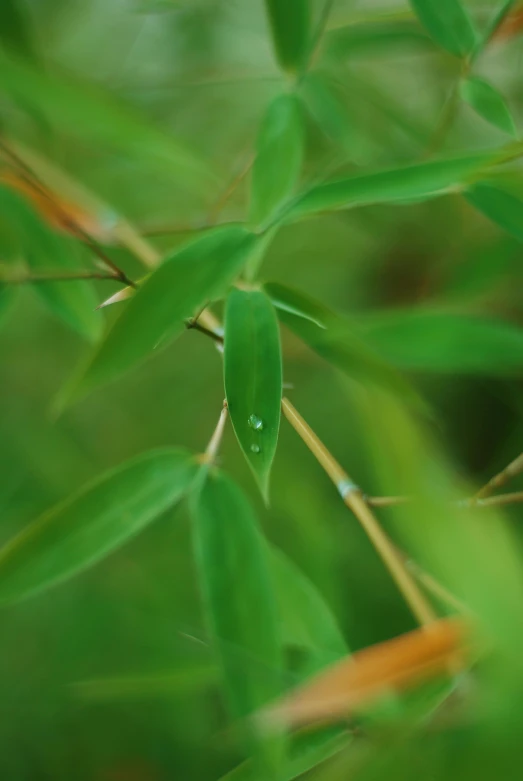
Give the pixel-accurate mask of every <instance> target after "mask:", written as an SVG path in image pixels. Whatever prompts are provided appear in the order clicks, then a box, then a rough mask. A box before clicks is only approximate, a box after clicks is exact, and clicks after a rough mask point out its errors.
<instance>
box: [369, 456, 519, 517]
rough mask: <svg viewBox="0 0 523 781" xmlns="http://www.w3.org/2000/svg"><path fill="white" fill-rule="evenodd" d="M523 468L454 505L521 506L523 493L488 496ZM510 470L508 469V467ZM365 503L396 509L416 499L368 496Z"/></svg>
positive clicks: (471, 507)
mask: <svg viewBox="0 0 523 781" xmlns="http://www.w3.org/2000/svg"><path fill="white" fill-rule="evenodd" d="M520 458H522V456H519V457H518V458H517V459H516V460H515V461H513V462H512V463H513V464H515V463H516V462H517V461H519V459H520ZM519 466H520V467H521V468H520V469H518V471H517V472H511V473H510V475H509V476H507V477H506V478H505V479H504V480H503V482H502V483H499V482H498V483H496V485H493V486H492V487H489V490H488V491H487V487H488V486H490V484H491V483H493V482H494V481H495V480H497V479H498V478H499V475H496V477H495V478H494V477H493V478H492V480H491V481H489V483H487V485H486V486H484V487H483V488H482V489H481V491H478V493H477V494H476V495H475V496H471V497H470V498H469V499H458V500H457V501H455V502H453V503H452V504H453V505H454V506H455V507H458V508H460V509H475V508H479V509H481V508H482V507H497V506H501V505H506V504H521V503H522V502H523V491H514V492H513V493H509V494H499V495H498V496H490V497H489V496H487V495H488V493H490V491H492V490H493V489H494V488H497V487H499V486H500V485H504V484H505V483H506V482H507V480H508V479H509V478H510V477H513V476H514V475H515V474H518V473H519V472H520V471H523V466H522V465H521V464H520V465H519ZM507 469H508V467H507ZM500 474H505V470H503V472H502V473H500ZM483 491H485V492H486V493H482V492H483ZM365 501H366V502H367V504H368V505H370V506H371V507H395V506H397V505H401V504H407V503H408V502H414V501H415V497H414V496H366V497H365Z"/></svg>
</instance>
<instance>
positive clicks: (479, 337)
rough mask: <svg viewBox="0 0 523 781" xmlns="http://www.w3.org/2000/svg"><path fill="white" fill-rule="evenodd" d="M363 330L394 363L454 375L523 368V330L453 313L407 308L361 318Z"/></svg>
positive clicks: (507, 372)
mask: <svg viewBox="0 0 523 781" xmlns="http://www.w3.org/2000/svg"><path fill="white" fill-rule="evenodd" d="M360 326H361V332H362V333H363V335H364V336H365V338H366V339H367V341H368V342H369V343H370V344H372V345H373V346H374V348H375V349H376V350H377V351H379V353H380V354H381V355H382V356H383V357H384V358H385V359H386V360H388V361H390V362H391V363H393V364H394V365H396V366H398V367H401V368H402V369H407V370H411V371H427V372H442V373H445V372H450V373H452V374H479V375H487V376H488V375H492V376H503V375H508V376H511V375H514V374H518V375H519V374H522V373H523V329H521V328H517V327H516V326H514V325H511V324H509V323H506V322H502V321H498V320H493V319H488V318H484V317H473V316H468V315H457V314H454V313H452V312H445V311H440V312H437V311H430V310H423V309H420V310H407V311H403V312H390V313H388V314H381V315H376V316H369V317H368V318H362V319H361V321H360Z"/></svg>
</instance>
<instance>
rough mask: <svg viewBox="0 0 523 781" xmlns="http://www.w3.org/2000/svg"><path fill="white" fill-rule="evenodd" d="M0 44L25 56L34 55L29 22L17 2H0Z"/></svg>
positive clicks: (15, 0)
mask: <svg viewBox="0 0 523 781" xmlns="http://www.w3.org/2000/svg"><path fill="white" fill-rule="evenodd" d="M0 42H1V43H2V44H4V45H5V46H7V47H9V48H12V49H13V50H14V51H18V52H20V53H22V54H24V55H25V56H28V57H32V56H33V55H34V48H33V40H32V35H31V30H30V27H29V20H28V19H27V15H26V11H25V8H23V4H22V3H21V2H19V0H2V2H0Z"/></svg>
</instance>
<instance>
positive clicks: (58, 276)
mask: <svg viewBox="0 0 523 781" xmlns="http://www.w3.org/2000/svg"><path fill="white" fill-rule="evenodd" d="M81 279H104V280H110V281H111V282H120V283H121V282H122V280H121V279H120V278H119V277H117V276H116V275H115V274H104V273H102V272H101V271H78V272H74V271H72V272H70V273H67V272H63V273H62V272H56V273H54V272H50V273H49V274H32V273H30V274H20V275H19V276H17V277H2V276H1V275H0V284H1V285H25V284H27V285H32V284H39V283H45V282H71V281H74V280H81Z"/></svg>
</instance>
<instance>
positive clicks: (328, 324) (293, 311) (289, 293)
mask: <svg viewBox="0 0 523 781" xmlns="http://www.w3.org/2000/svg"><path fill="white" fill-rule="evenodd" d="M265 290H266V291H267V294H268V295H269V297H270V299H271V301H272V302H273V304H274V306H275V307H276V309H277V311H278V317H279V319H280V320H281V321H282V322H283V323H285V325H286V326H288V327H289V328H290V329H291V331H293V332H294V333H295V334H296V336H298V337H299V338H300V339H302V340H303V341H304V342H305V343H306V344H307V345H308V346H309V347H310V348H311V349H313V350H314V351H315V352H317V353H318V355H321V357H322V358H325V360H326V361H328V362H329V363H331V364H332V365H333V366H335V367H336V368H337V369H340V370H341V371H342V372H343V373H344V374H346V375H347V376H348V377H350V378H351V379H354V380H357V381H360V382H362V383H366V382H373V383H376V384H378V385H380V386H383V387H385V388H388V389H389V390H391V391H392V392H394V393H399V394H400V395H402V396H403V397H404V398H406V399H410V400H411V402H412V403H413V404H414V405H416V406H419V405H420V404H421V402H420V400H419V399H418V397H417V396H416V394H415V393H414V391H413V390H412V389H411V388H410V386H409V385H408V383H407V382H406V381H405V380H404V379H403V378H402V377H401V376H400V375H399V374H398V372H397V370H396V369H395V368H394V367H393V366H391V365H389V364H388V363H387V362H386V361H385V360H384V359H383V358H382V357H381V356H380V354H379V353H378V352H377V351H376V350H375V349H373V347H372V346H371V345H372V343H370V344H369V340H367V341H365V340H364V339H362V337H361V335H360V334H359V333H358V330H357V328H356V327H354V326H353V325H351V323H350V322H349V321H348V320H347V319H346V318H344V317H341V316H339V315H337V314H336V313H334V312H332V311H330V310H329V309H328V308H327V307H324V306H323V305H322V304H320V303H318V302H317V301H313V300H311V299H309V298H308V297H307V296H304V295H303V294H302V293H299V292H298V291H296V290H291V289H289V288H287V287H285V286H284V285H279V284H276V283H272V282H271V283H268V284H266V285H265Z"/></svg>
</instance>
